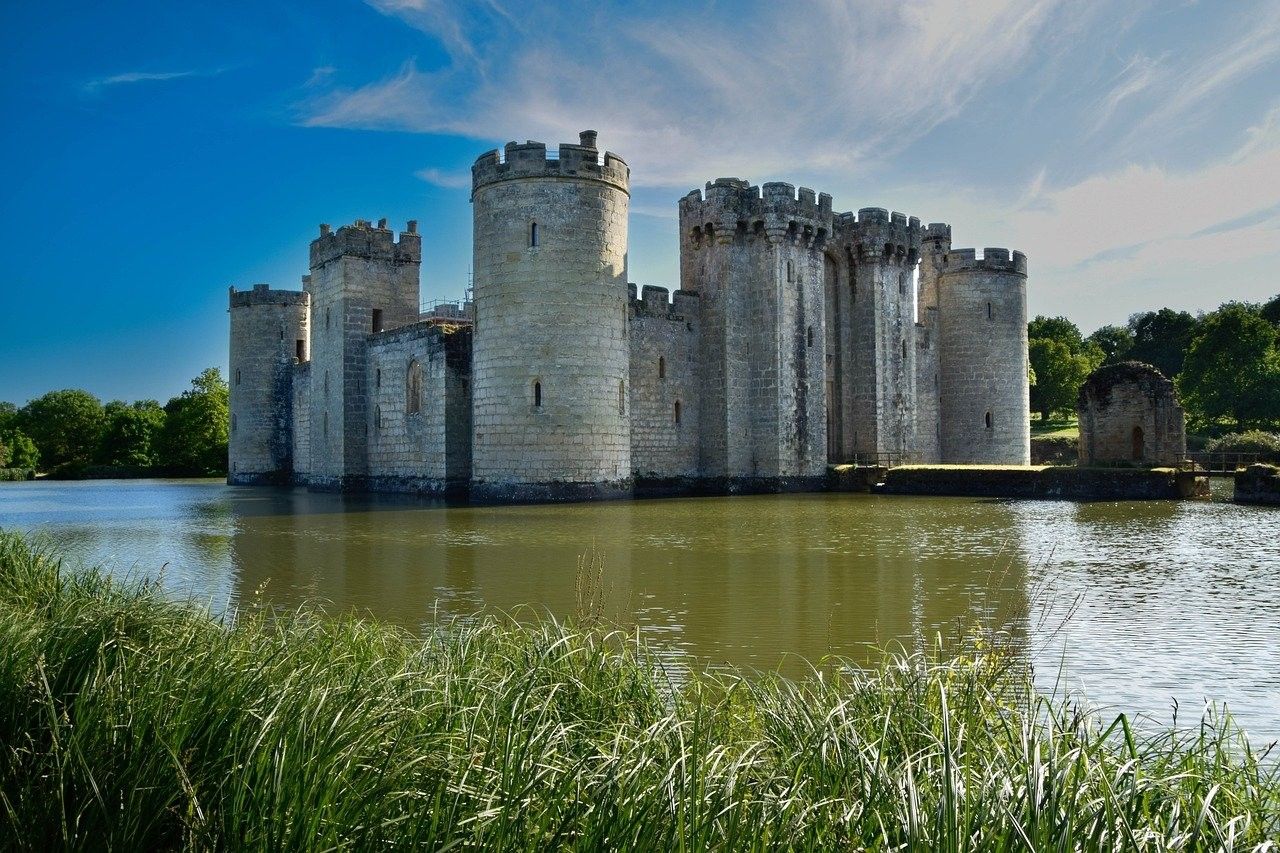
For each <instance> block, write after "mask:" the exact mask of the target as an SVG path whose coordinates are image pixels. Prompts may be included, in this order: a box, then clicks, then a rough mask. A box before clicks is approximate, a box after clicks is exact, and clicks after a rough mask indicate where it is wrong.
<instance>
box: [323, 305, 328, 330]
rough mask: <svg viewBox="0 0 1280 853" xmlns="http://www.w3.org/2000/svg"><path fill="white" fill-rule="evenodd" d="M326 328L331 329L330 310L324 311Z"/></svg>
mask: <svg viewBox="0 0 1280 853" xmlns="http://www.w3.org/2000/svg"><path fill="white" fill-rule="evenodd" d="M324 327H325V328H326V329H327V328H329V309H328V308H326V309H324Z"/></svg>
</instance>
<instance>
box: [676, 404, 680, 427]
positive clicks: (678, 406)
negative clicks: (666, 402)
mask: <svg viewBox="0 0 1280 853" xmlns="http://www.w3.org/2000/svg"><path fill="white" fill-rule="evenodd" d="M676 423H677V424H678V423H680V401H679V400H676Z"/></svg>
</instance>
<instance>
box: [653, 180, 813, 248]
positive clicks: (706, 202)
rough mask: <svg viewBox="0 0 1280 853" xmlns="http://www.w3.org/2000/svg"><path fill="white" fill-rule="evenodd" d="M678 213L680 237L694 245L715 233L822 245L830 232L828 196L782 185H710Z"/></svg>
mask: <svg viewBox="0 0 1280 853" xmlns="http://www.w3.org/2000/svg"><path fill="white" fill-rule="evenodd" d="M679 209H680V227H681V231H682V232H684V233H686V234H688V235H689V236H690V237H691V239H693V241H694V243H695V244H698V243H701V242H702V240H704V239H707V238H709V237H714V236H715V234H716V233H717V232H718V233H719V234H720V235H722V236H724V235H730V236H732V235H734V234H739V235H744V236H750V237H755V236H762V235H769V236H770V237H772V238H773V239H782V238H783V237H784V236H790V237H792V238H795V239H804V240H806V241H818V242H821V241H823V240H825V239H826V238H827V237H828V236H830V234H831V228H832V211H831V196H830V195H828V194H827V193H816V192H814V191H813V190H811V189H809V188H808V187H800V188H799V189H798V190H797V189H796V187H795V186H794V185H792V184H788V183H783V182H781V181H770V182H768V183H765V184H764V185H762V186H759V187H757V186H753V185H752V184H749V183H748V182H747V181H744V180H742V179H741V178H717V179H715V180H714V181H708V182H707V185H706V191H705V195H704V194H703V191H702V190H692V191H691V192H689V193H688V194H687V195H686V196H685V197H684V198H682V199H680V203H679Z"/></svg>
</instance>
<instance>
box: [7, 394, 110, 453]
mask: <svg viewBox="0 0 1280 853" xmlns="http://www.w3.org/2000/svg"><path fill="white" fill-rule="evenodd" d="M103 424H104V416H103V411H102V403H100V402H98V398H97V397H95V396H93V395H92V394H90V393H89V392H88V391H80V390H78V389H70V388H69V389H65V390H62V391H50V392H49V393H48V394H45V395H44V396H43V397H37V398H36V399H34V400H32V401H31V402H29V403H27V405H26V406H24V407H23V408H22V411H21V412H20V413H19V415H18V419H17V426H18V428H19V429H21V430H22V431H23V432H24V433H26V434H27V435H28V436H30V437H31V440H32V441H34V442H35V445H36V448H37V449H38V450H39V451H40V459H41V461H42V462H43V464H44V467H45V468H55V467H57V466H59V465H66V464H77V465H80V464H85V463H88V462H90V461H92V459H93V457H94V455H95V454H96V453H97V450H98V445H99V444H100V443H101V439H102V427H103Z"/></svg>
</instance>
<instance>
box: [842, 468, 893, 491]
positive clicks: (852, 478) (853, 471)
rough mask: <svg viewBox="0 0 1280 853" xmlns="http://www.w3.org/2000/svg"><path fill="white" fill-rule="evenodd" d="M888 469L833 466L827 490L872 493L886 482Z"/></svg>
mask: <svg viewBox="0 0 1280 853" xmlns="http://www.w3.org/2000/svg"><path fill="white" fill-rule="evenodd" d="M888 470H889V469H888V468H886V467H884V466H882V465H832V466H831V467H829V468H828V469H827V488H828V489H830V490H831V491H833V492H870V491H872V490H873V489H875V487H876V486H877V485H879V484H880V483H883V482H884V477H885V474H886V472H888Z"/></svg>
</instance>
